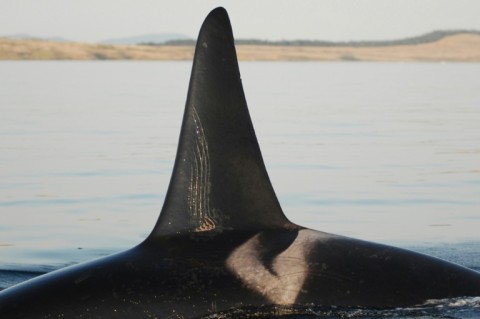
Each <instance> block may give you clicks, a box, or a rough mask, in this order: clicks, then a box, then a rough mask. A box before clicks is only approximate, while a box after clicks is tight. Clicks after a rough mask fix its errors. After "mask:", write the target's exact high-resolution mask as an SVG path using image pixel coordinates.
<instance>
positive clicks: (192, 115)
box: [0, 8, 480, 318]
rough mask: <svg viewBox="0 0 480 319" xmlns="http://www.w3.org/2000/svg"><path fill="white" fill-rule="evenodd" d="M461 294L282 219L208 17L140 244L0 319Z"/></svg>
mask: <svg viewBox="0 0 480 319" xmlns="http://www.w3.org/2000/svg"><path fill="white" fill-rule="evenodd" d="M460 296H480V274H478V273H477V272H475V271H472V270H469V269H466V268H463V267H460V266H458V265H455V264H451V263H448V262H445V261H441V260H438V259H435V258H432V257H428V256H425V255H421V254H417V253H414V252H410V251H406V250H402V249H398V248H394V247H389V246H385V245H380V244H375V243H370V242H365V241H361V240H356V239H351V238H346V237H342V236H338V235H333V234H327V233H323V232H318V231H314V230H310V229H307V228H303V227H300V226H297V225H295V224H293V223H291V222H290V221H288V220H287V218H286V217H285V215H284V214H283V212H282V210H281V207H280V205H279V203H278V200H277V198H276V195H275V192H274V190H273V187H272V185H271V184H270V180H269V178H268V175H267V172H266V169H265V165H264V163H263V160H262V157H261V153H260V149H259V146H258V142H257V140H256V137H255V132H254V130H253V125H252V123H251V120H250V116H249V114H248V109H247V104H246V101H245V97H244V93H243V88H242V84H241V80H240V73H239V70H238V64H237V58H236V53H235V49H234V45H233V35H232V32H231V27H230V22H229V19H228V16H227V14H226V11H225V10H224V9H222V8H217V9H215V10H213V11H212V12H211V13H210V14H209V16H208V17H207V19H206V20H205V22H204V24H203V26H202V29H201V31H200V34H199V38H198V42H197V48H196V53H195V59H194V65H193V69H192V77H191V80H190V88H189V92H188V97H187V103H186V108H185V115H184V119H183V125H182V131H181V134H180V140H179V147H178V152H177V157H176V160H175V167H174V170H173V174H172V179H171V181H170V186H169V189H168V192H167V196H166V200H165V203H164V206H163V208H162V212H161V214H160V217H159V220H158V222H157V224H156V225H155V227H154V229H153V231H152V233H151V234H150V236H149V237H148V238H147V239H146V240H145V241H144V242H143V243H141V244H140V245H138V246H137V247H134V248H132V249H130V250H128V251H125V252H122V253H119V254H115V255H112V256H108V257H105V258H101V259H98V260H95V261H92V262H88V263H83V264H79V265H75V266H72V267H67V268H64V269H61V270H58V271H55V272H52V273H49V274H46V275H44V276H40V277H38V278H35V279H33V280H30V281H27V282H25V283H22V284H20V285H17V286H15V287H11V288H8V289H6V290H4V291H2V292H1V293H0V318H62V317H63V318H116V317H118V318H126V317H127V318H155V317H159V318H167V317H171V318H191V317H201V316H205V315H208V314H212V313H216V312H219V311H225V310H229V309H232V308H236V307H237V308H238V307H259V308H262V307H265V306H271V305H279V306H283V307H288V306H294V305H295V306H302V305H310V304H315V305H318V306H322V305H323V306H330V305H336V306H345V307H373V308H392V307H402V306H412V305H415V304H420V303H422V302H424V301H426V300H427V299H441V298H450V297H460Z"/></svg>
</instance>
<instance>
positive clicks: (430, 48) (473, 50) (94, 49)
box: [0, 33, 480, 62]
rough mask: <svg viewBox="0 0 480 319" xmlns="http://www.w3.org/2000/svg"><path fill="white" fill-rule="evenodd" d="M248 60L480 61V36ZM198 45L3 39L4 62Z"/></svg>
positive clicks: (273, 48)
mask: <svg viewBox="0 0 480 319" xmlns="http://www.w3.org/2000/svg"><path fill="white" fill-rule="evenodd" d="M237 53H238V57H239V59H240V60H244V61H432V62H433V61H448V62H480V35H479V34H478V33H459V34H453V35H449V36H445V37H442V38H440V39H439V40H437V41H433V42H427V43H420V44H412V45H406V44H397V45H389V46H378V47H376V46H358V45H352V46H348V45H345V44H343V45H339V46H318V45H317V46H314V45H305V44H304V45H247V44H238V45H237ZM192 57H193V46H181V45H180V46H179V45H162V46H151V45H101V44H90V43H74V42H52V41H43V40H15V39H9V38H0V60H191V59H192Z"/></svg>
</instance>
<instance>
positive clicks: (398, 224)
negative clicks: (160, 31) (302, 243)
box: [0, 62, 480, 276]
mask: <svg viewBox="0 0 480 319" xmlns="http://www.w3.org/2000/svg"><path fill="white" fill-rule="evenodd" d="M240 67H241V71H242V78H243V82H244V85H245V91H246V95H247V101H248V103H249V106H250V113H251V115H252V118H253V121H254V125H255V128H256V132H257V136H258V139H259V142H260V145H261V147H262V151H263V155H264V159H265V163H266V165H267V169H268V171H269V174H270V177H271V180H272V182H273V185H274V187H275V189H276V191H277V195H278V196H279V199H280V202H281V203H282V206H283V208H284V210H285V213H286V214H287V216H288V217H289V218H290V219H291V220H293V221H294V222H296V223H299V224H301V225H305V226H308V227H311V228H314V229H321V230H324V231H328V232H333V233H339V234H343V235H347V236H352V237H357V238H363V239H368V240H376V241H381V242H384V243H394V244H400V245H402V246H404V247H414V249H417V250H422V249H424V250H426V252H429V251H428V249H425V248H422V247H430V246H432V245H433V243H458V242H468V243H470V246H471V248H469V249H473V250H474V253H475V254H476V255H480V254H479V252H480V247H479V246H480V244H477V243H478V242H479V241H480V235H479V232H478V229H480V213H479V208H480V167H479V164H478V163H480V125H479V124H478V123H480V104H479V103H478V101H480V77H479V76H478V74H479V72H480V65H478V64H382V63H243V64H241V66H240ZM190 68H191V64H190V63H183V62H2V63H0V70H1V72H0V87H1V88H2V90H1V91H0V112H1V114H2V116H1V117H0V149H1V150H2V151H1V152H0V190H1V191H0V214H1V221H0V269H13V270H18V269H23V270H28V271H31V270H34V271H38V269H39V267H40V266H39V265H41V267H47V268H48V267H52V268H56V267H59V266H60V265H65V264H70V263H74V262H78V261H82V260H86V259H91V258H92V257H95V256H99V255H104V254H108V253H111V252H114V251H118V250H122V249H125V248H127V247H131V246H133V245H134V244H136V243H138V242H140V241H141V240H142V239H143V238H145V237H146V236H147V234H148V233H149V232H150V230H151V228H152V227H153V225H154V222H155V221H156V218H157V215H158V212H159V211H160V209H161V206H162V203H163V197H164V195H165V191H166V188H167V185H168V182H169V178H170V173H171V168H172V165H173V160H174V156H175V152H176V144H177V140H178V133H179V130H180V124H181V119H182V113H183V105H184V103H185V97H186V92H187V85H188V77H189V73H190ZM470 246H469V247H470ZM455 247H460V248H459V249H460V251H461V250H462V248H461V247H465V245H463V244H459V246H455ZM435 251H436V252H437V253H438V254H441V253H439V251H440V250H435V249H434V252H435ZM430 253H431V251H430ZM458 255H460V256H462V254H461V253H460V254H456V253H453V255H452V254H450V255H448V256H450V257H452V256H456V257H455V258H457V259H458V258H460V259H461V257H458ZM448 256H447V259H448ZM443 257H444V256H443ZM450 259H452V258H450ZM457 259H455V260H454V261H457ZM467 263H468V266H471V267H477V269H478V268H479V265H480V262H479V261H478V259H476V260H474V261H473V262H467ZM41 267H40V268H41ZM49 269H50V268H49ZM47 270H48V269H47ZM12 276H13V275H12Z"/></svg>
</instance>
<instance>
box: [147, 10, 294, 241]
mask: <svg viewBox="0 0 480 319" xmlns="http://www.w3.org/2000/svg"><path fill="white" fill-rule="evenodd" d="M289 225H291V224H290V223H289V222H288V220H287V219H286V217H285V215H284V214H283V212H282V210H281V208H280V204H279V203H278V200H277V198H276V195H275V192H274V190H273V188H272V186H271V183H270V180H269V178H268V174H267V172H266V169H265V165H264V163H263V159H262V155H261V153H260V148H259V146H258V142H257V139H256V136H255V132H254V129H253V125H252V122H251V119H250V115H249V113H248V108H247V103H246V100H245V96H244V92H243V87H242V83H241V79H240V72H239V68H238V61H237V56H236V52H235V46H234V43H233V35H232V29H231V25H230V21H229V18H228V14H227V12H226V10H225V9H224V8H222V7H219V8H216V9H214V10H213V11H211V12H210V14H209V15H208V16H207V18H206V19H205V22H204V23H203V25H202V27H201V30H200V33H199V36H198V40H197V45H196V49H195V55H194V62H193V67H192V74H191V78H190V85H189V90H188V95H187V102H186V106H185V114H184V118H183V124H182V130H181V132H180V140H179V145H178V150H177V156H176V159H175V166H174V169H173V173H172V178H171V181H170V185H169V188H168V192H167V195H166V198H165V203H164V206H163V208H162V212H161V214H160V217H159V220H158V222H157V224H156V226H155V228H154V230H153V232H152V234H151V235H150V237H152V236H153V237H155V236H157V235H165V234H179V233H192V232H219V231H225V230H232V229H237V230H238V229H255V228H278V227H285V226H289Z"/></svg>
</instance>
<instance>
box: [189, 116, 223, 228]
mask: <svg viewBox="0 0 480 319" xmlns="http://www.w3.org/2000/svg"><path fill="white" fill-rule="evenodd" d="M192 116H193V123H194V125H195V134H194V137H193V138H194V143H193V147H192V148H193V149H192V152H191V154H193V159H192V162H191V167H190V186H189V189H188V194H187V198H188V206H189V210H190V216H191V219H190V220H191V223H192V226H193V227H194V229H195V231H196V232H203V231H209V230H213V229H215V227H216V220H215V218H214V217H213V214H212V210H211V208H210V158H209V152H208V143H207V139H206V137H205V131H204V129H203V125H202V122H201V120H200V117H199V116H198V113H197V110H196V109H195V107H193V112H192Z"/></svg>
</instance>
